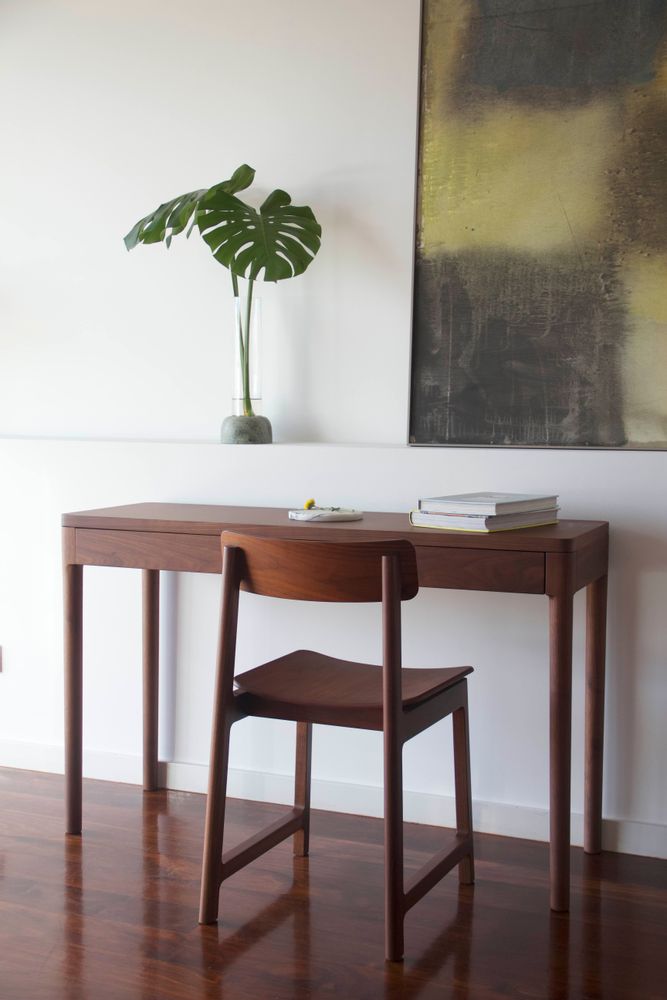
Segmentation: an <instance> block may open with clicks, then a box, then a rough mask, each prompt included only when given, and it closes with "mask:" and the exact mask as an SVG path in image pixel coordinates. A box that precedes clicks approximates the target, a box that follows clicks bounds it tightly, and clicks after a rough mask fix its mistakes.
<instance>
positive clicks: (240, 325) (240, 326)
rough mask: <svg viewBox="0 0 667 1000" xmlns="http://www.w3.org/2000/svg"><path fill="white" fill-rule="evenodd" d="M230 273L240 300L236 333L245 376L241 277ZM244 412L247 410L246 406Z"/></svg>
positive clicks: (237, 299) (236, 297) (242, 371)
mask: <svg viewBox="0 0 667 1000" xmlns="http://www.w3.org/2000/svg"><path fill="white" fill-rule="evenodd" d="M230 274H231V276H232V288H233V290H234V299H235V301H238V309H237V310H236V313H237V316H238V329H237V331H236V335H237V337H238V339H239V365H240V366H241V376H242V378H243V373H244V372H245V368H246V360H245V344H244V342H243V317H242V315H241V296H240V294H239V279H238V278H237V277H236V275H235V274H234V272H233V271H230ZM244 383H245V379H244ZM244 412H245V406H244Z"/></svg>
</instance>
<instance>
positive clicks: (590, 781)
mask: <svg viewBox="0 0 667 1000" xmlns="http://www.w3.org/2000/svg"><path fill="white" fill-rule="evenodd" d="M62 523H63V563H64V615H65V630H64V632H65V774H66V797H67V832H68V833H72V834H80V833H81V769H82V732H83V730H82V695H83V653H82V618H83V567H84V566H124V567H133V568H136V569H141V570H142V571H143V704H144V736H143V740H144V744H143V746H144V788H145V789H146V790H147V791H149V790H153V789H155V788H157V783H158V778H157V719H158V659H159V653H158V622H159V577H160V570H182V571H186V572H190V573H193V572H194V573H219V572H220V570H221V556H220V533H221V532H222V531H224V530H226V529H229V530H232V531H238V532H258V533H261V534H263V535H267V536H271V537H274V538H311V539H318V540H326V539H334V538H335V539H336V540H337V541H344V540H354V541H362V540H364V541H365V540H368V541H370V540H376V541H377V540H381V539H389V538H406V539H407V540H408V541H410V542H412V544H413V545H414V546H415V549H416V552H417V564H418V568H419V582H420V586H422V587H438V588H447V589H457V590H483V591H500V592H503V593H515V594H546V595H547V596H548V598H549V658H550V693H549V704H550V717H549V719H550V721H549V748H550V766H549V770H550V779H549V780H550V875H551V907H552V909H554V910H567V909H568V907H569V890H570V855H569V851H570V762H571V716H572V600H573V596H574V594H575V593H576V591H578V590H580V589H581V588H582V587H586V589H587V605H586V709H585V719H586V722H585V726H586V731H585V810H584V828H585V834H584V850H585V851H587V852H588V853H597V852H598V851H600V848H601V828H602V741H603V725H604V675H605V633H606V606H607V563H608V525H607V523H606V522H604V521H560V522H559V523H558V524H555V525H549V526H547V527H539V528H523V529H521V530H518V531H504V532H497V533H493V534H471V533H461V532H454V531H439V530H432V529H424V528H413V527H411V526H410V524H409V523H408V518H407V515H406V514H380V513H369V514H364V518H363V520H361V521H351V522H329V523H323V524H316V523H304V522H298V521H289V520H288V518H287V511H286V510H282V509H276V508H268V507H219V506H205V505H199V504H196V505H195V504H169V503H140V504H130V505H127V506H122V507H109V508H105V509H101V510H88V511H81V512H79V513H72V514H65V515H64V516H63V521H62Z"/></svg>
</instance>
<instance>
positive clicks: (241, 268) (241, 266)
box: [125, 164, 322, 443]
mask: <svg viewBox="0 0 667 1000" xmlns="http://www.w3.org/2000/svg"><path fill="white" fill-rule="evenodd" d="M254 179H255V171H254V170H253V169H252V167H249V166H248V165H247V164H243V165H242V166H240V167H239V168H238V169H237V170H235V171H234V173H233V174H232V176H231V177H230V178H229V180H226V181H222V182H221V183H220V184H215V185H214V186H213V187H210V188H202V189H201V190H199V191H190V192H188V193H187V194H182V195H180V196H179V197H178V198H172V200H171V201H168V202H165V203H164V204H163V205H160V206H159V208H157V209H156V210H155V211H154V212H151V214H150V215H147V216H146V217H145V218H144V219H141V220H140V221H139V222H137V224H136V225H135V226H134V227H133V228H132V229H131V230H130V232H129V233H128V234H127V236H126V237H125V246H126V247H127V249H128V250H132V249H133V248H134V247H135V246H137V244H138V243H146V244H147V243H165V244H166V246H169V245H170V243H171V241H172V239H173V238H174V236H178V235H179V233H182V232H184V231H185V230H187V232H186V237H188V236H190V233H191V232H192V230H193V229H194V228H195V227H196V228H197V229H198V230H199V232H200V234H201V236H202V238H203V239H204V241H205V242H206V243H207V244H208V246H209V247H210V250H211V253H212V254H213V257H214V258H215V260H217V261H218V263H220V264H222V265H223V266H224V267H226V268H227V269H228V271H229V273H230V277H231V283H232V291H233V293H234V298H235V304H236V307H237V308H236V327H237V328H236V337H237V351H238V357H239V361H240V368H241V382H242V391H241V395H242V410H243V413H242V414H239V415H237V416H235V417H228V418H227V420H225V422H224V424H223V431H222V438H223V441H239V442H240V441H243V442H248V443H258V442H266V441H270V440H271V424H270V423H269V421H268V420H267V419H266V417H261V416H259V415H257V414H255V413H254V412H253V406H252V400H251V395H250V347H251V344H250V331H251V324H252V313H253V290H254V286H255V282H256V281H258V280H260V279H261V280H263V281H283V280H284V279H286V278H294V277H296V276H297V275H298V274H303V272H304V271H305V270H306V268H307V267H308V266H309V264H310V263H311V261H312V260H313V258H314V257H315V254H316V253H317V251H318V250H319V248H320V240H321V235H322V229H321V227H320V225H319V223H318V222H317V219H316V218H315V216H314V215H313V212H312V210H311V209H310V208H308V207H306V206H298V205H293V204H292V199H291V198H290V196H289V195H288V194H287V192H285V191H281V190H276V191H273V192H272V193H271V194H270V195H269V196H268V198H266V200H265V201H264V202H263V203H262V205H260V207H259V208H254V207H253V206H252V205H248V204H246V202H244V201H241V199H240V198H239V197H237V195H238V193H239V192H240V191H245V190H246V189H247V188H249V187H250V185H251V184H252V182H253V180H254ZM239 279H244V280H245V282H246V285H245V302H242V296H241V286H240V283H239Z"/></svg>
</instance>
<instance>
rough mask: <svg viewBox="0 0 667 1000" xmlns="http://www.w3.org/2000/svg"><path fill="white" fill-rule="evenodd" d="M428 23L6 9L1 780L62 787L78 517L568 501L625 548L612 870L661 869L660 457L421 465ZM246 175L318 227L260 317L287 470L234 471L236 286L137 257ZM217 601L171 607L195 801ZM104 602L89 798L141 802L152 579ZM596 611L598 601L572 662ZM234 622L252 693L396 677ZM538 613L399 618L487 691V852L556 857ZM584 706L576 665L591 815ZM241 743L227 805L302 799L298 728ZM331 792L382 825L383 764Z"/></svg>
mask: <svg viewBox="0 0 667 1000" xmlns="http://www.w3.org/2000/svg"><path fill="white" fill-rule="evenodd" d="M418 8H419V4H418V2H417V0H372V2H371V0H367V2H365V3H363V4H359V3H357V2H352V0H338V2H337V3H335V4H332V3H330V2H328V0H288V2H285V3H281V4H276V3H269V2H268V0H246V2H245V3H244V4H242V5H239V4H231V3H227V2H217V3H213V2H204V0H194V2H191V3H190V4H188V5H183V4H180V3H176V2H173V3H157V2H150V0H138V2H136V0H135V2H133V3H132V4H130V3H127V2H119V3H116V4H114V5H108V4H103V3H101V2H98V0H94V2H85V3H84V2H83V0H80V2H75V0H69V2H67V3H65V2H53V0H50V2H46V0H44V2H33V0H21V2H18V0H10V2H5V4H4V5H3V7H2V9H1V10H0V29H1V30H0V102H2V105H3V106H2V109H1V114H2V118H3V122H4V123H5V125H4V136H3V140H4V141H3V151H2V156H3V168H4V180H5V183H4V184H3V185H2V189H1V190H0V219H1V220H2V225H3V234H4V239H3V240H2V243H1V245H0V255H1V263H0V283H1V284H0V338H1V339H0V347H1V354H0V357H1V359H2V365H1V366H0V380H1V382H0V433H1V434H2V435H3V437H2V440H0V468H1V469H2V482H3V489H2V491H0V536H1V537H0V552H1V553H2V569H1V570H0V644H1V645H2V647H3V652H4V667H3V672H2V673H1V674H0V763H4V764H8V765H12V764H13V765H17V766H35V767H43V768H45V769H48V768H58V767H60V766H61V749H60V747H61V744H62V720H61V701H62V696H61V692H62V664H61V655H60V644H61V624H60V614H61V599H60V577H59V528H58V524H59V515H60V513H61V512H62V511H64V510H75V509H83V508H86V507H91V506H102V505H108V504H115V503H123V502H132V501H137V500H190V501H207V502H220V503H226V502H229V503H248V504H252V503H262V504H265V503H266V504H275V505H281V506H290V505H294V504H299V503H301V502H302V501H303V499H304V498H305V497H306V496H316V497H317V498H318V500H320V501H321V502H341V503H347V504H350V505H354V506H359V507H362V508H364V509H367V510H372V509H376V510H379V509H390V510H392V509H393V510H406V511H407V510H408V509H409V507H410V506H411V505H412V504H413V503H414V500H415V498H416V497H417V496H418V495H419V494H420V493H432V492H439V491H442V492H457V491H463V490H468V489H477V488H485V487H489V488H496V489H511V490H512V489H513V490H517V489H522V490H524V489H525V490H542V489H544V490H549V491H551V490H554V491H556V492H560V494H561V496H562V500H563V507H564V510H563V513H564V514H565V515H566V516H575V517H591V518H600V517H603V518H608V519H609V520H610V521H611V522H612V529H613V531H612V569H613V573H612V579H611V589H610V629H609V640H610V651H609V687H608V699H607V712H608V727H607V741H606V754H607V756H606V761H607V772H606V780H605V815H606V816H607V817H609V822H608V824H607V827H606V839H607V843H608V844H609V845H610V846H616V847H624V848H626V849H631V850H636V851H638V852H645V853H663V854H667V838H666V832H667V795H666V792H665V783H664V778H663V773H662V771H663V766H662V762H663V760H664V757H665V753H666V751H667V737H666V736H665V729H664V718H665V709H666V708H667V705H666V704H665V703H666V700H667V699H666V697H665V690H666V686H665V660H666V659H667V656H666V653H665V640H664V636H665V631H664V623H663V618H664V607H665V599H666V598H667V574H666V572H665V568H666V565H667V515H666V513H665V509H664V503H663V498H664V492H665V486H666V485H667V476H666V475H665V455H664V454H661V453H620V452H611V453H602V452H549V453H547V452H544V451H501V450H473V449H441V450H439V449H409V448H407V447H405V445H404V442H405V439H406V425H407V407H408V371H409V337H410V296H411V259H412V219H413V193H414V137H415V128H416V108H417V64H418ZM244 160H245V161H247V162H249V163H251V164H252V165H253V166H255V167H256V168H257V171H258V179H259V183H260V186H261V187H262V190H263V192H266V191H267V190H268V189H270V188H271V187H274V186H283V187H285V188H286V189H287V190H289V191H290V192H291V193H292V194H293V195H294V196H295V199H296V200H297V201H300V202H305V203H308V204H311V205H312V206H313V208H314V209H315V211H316V213H317V215H318V217H319V218H320V219H321V221H322V224H323V228H324V242H323V247H322V251H321V254H320V255H319V257H318V259H317V261H316V262H315V263H314V264H313V266H312V268H311V269H310V271H309V272H308V273H307V274H306V275H305V276H303V277H302V278H300V279H298V280H296V281H293V282H287V283H284V284H282V285H280V286H278V287H275V288H274V287H270V288H268V289H267V292H266V295H265V300H266V305H265V309H264V320H265V333H266V366H265V401H266V407H265V409H266V411H267V412H268V413H269V414H270V416H271V418H272V421H273V424H274V430H275V434H276V439H277V440H278V441H279V442H281V443H280V444H278V445H277V446H274V447H270V448H247V447H246V448H228V447H227V448H224V447H221V446H219V445H217V444H215V443H214V442H215V439H216V437H217V432H218V425H219V422H220V419H221V417H222V416H224V414H225V413H226V411H227V408H228V396H229V391H230V378H229V367H230V358H231V336H230V319H231V317H230V310H231V307H230V301H229V296H228V294H227V293H228V289H227V275H226V273H225V272H224V271H223V269H222V268H220V267H219V266H218V265H217V264H215V262H213V261H212V260H211V259H210V257H209V256H208V251H207V250H206V249H205V247H203V246H202V245H201V244H198V243H197V242H196V237H194V236H193V238H192V239H191V240H190V242H189V243H188V244H186V243H185V242H184V241H182V243H183V245H181V244H180V243H179V242H178V241H177V242H176V243H175V244H174V245H173V247H172V249H171V250H170V251H168V252H166V251H164V250H163V249H162V248H160V247H148V248H144V247H140V248H138V249H137V250H135V251H134V252H133V253H132V254H131V255H128V254H127V253H126V252H125V250H124V248H123V245H122V236H123V235H124V233H125V232H126V231H127V230H128V229H129V228H130V226H131V225H132V224H133V223H134V222H135V221H136V219H137V218H138V217H140V216H141V215H143V214H145V213H146V212H147V211H149V210H150V209H151V208H153V207H155V205H156V204H157V203H158V202H159V201H160V200H163V199H164V198H167V197H170V196H173V195H175V194H177V193H179V192H181V191H185V190H188V189H190V188H193V187H198V186H202V185H207V184H210V183H213V182H215V181H217V180H219V179H221V178H222V177H224V176H227V175H228V174H229V172H231V170H232V169H233V168H234V167H235V166H236V165H238V163H240V162H242V161H244ZM68 438H70V439H71V438H79V439H83V440H78V441H74V440H66V439H68ZM299 441H311V442H314V443H311V444H308V445H304V444H298V443H291V442H299ZM151 442H152V443H151ZM158 442H163V443H158ZM35 525H37V527H35ZM28 527H29V529H30V530H29V531H28V530H27V529H28ZM23 529H26V530H25V531H24V530H23ZM26 538H27V541H26ZM218 583H219V581H218V579H217V578H213V577H195V576H182V577H178V578H177V577H176V576H175V575H172V574H165V575H164V578H163V588H162V590H163V603H164V607H165V612H166V613H165V616H164V618H165V621H164V624H163V647H164V658H163V679H162V681H163V683H162V694H163V698H162V733H161V745H162V754H163V757H164V759H168V760H170V761H172V762H173V763H172V764H171V765H170V767H169V768H168V770H167V777H168V780H169V781H170V783H171V784H173V785H175V786H179V787H202V780H203V775H204V773H205V768H204V767H203V766H202V765H204V764H205V761H206V759H207V730H208V721H209V704H210V692H211V685H212V676H211V668H212V662H213V652H214V645H215V625H216V602H217V596H218ZM85 594H86V603H85V624H86V634H85V651H86V677H87V687H86V702H85V712H86V730H85V732H86V736H85V739H86V746H87V748H88V755H87V759H86V771H87V773H89V774H91V775H97V776H106V777H112V778H119V779H122V780H123V779H125V780H128V779H129V780H138V774H139V759H138V754H139V750H140V728H139V719H140V705H139V689H140V686H139V675H138V669H139V653H140V648H139V610H140V609H139V575H138V573H135V572H132V571H122V570H94V569H89V570H86V591H85ZM582 608H583V603H582V601H581V599H580V598H578V600H577V623H576V624H577V631H576V637H575V641H576V643H577V650H578V651H579V652H580V651H581V648H582V644H581V640H582ZM243 611H244V619H243V624H242V631H241V660H242V665H244V666H245V665H249V664H251V663H252V662H254V661H255V660H257V659H258V658H265V657H268V656H272V655H276V654H278V653H280V652H281V651H283V650H285V649H287V648H289V647H290V646H291V645H292V644H293V643H297V642H298V643H299V644H302V643H303V644H306V643H318V642H319V643H321V644H322V645H323V647H324V648H326V649H328V650H330V651H332V652H337V653H341V654H347V653H350V654H352V655H354V656H359V657H368V658H373V657H374V656H375V655H376V652H377V634H376V631H375V625H376V622H377V618H376V611H375V610H374V609H369V608H352V609H348V610H345V611H344V612H343V616H344V617H343V622H344V627H343V628H341V626H340V619H339V618H336V617H335V609H330V608H317V609H314V610H313V613H312V616H310V617H308V618H304V616H303V615H302V613H301V611H300V610H299V609H297V608H295V607H293V606H290V605H283V604H281V605H280V606H279V607H277V606H273V605H272V604H270V603H268V602H266V601H262V600H261V599H258V598H255V599H252V598H246V599H245V601H244V607H243ZM546 614H547V611H546V601H545V600H544V599H543V598H539V597H518V596H511V595H487V594H467V593H456V592H448V593H444V592H430V591H424V592H423V593H421V594H420V595H419V597H418V598H417V600H416V601H414V602H413V603H412V604H411V605H409V606H407V607H406V629H405V632H406V639H405V641H406V660H407V661H408V662H412V663H416V664H423V665H429V664H431V665H432V664H437V663H442V662H451V663H457V662H468V661H470V662H472V663H474V664H475V666H476V670H477V672H476V674H475V675H474V677H473V678H472V680H471V698H472V712H473V722H472V727H473V733H472V735H473V761H474V763H473V779H474V785H475V796H476V800H477V804H478V805H477V825H478V827H479V828H480V829H490V830H496V831H498V832H514V833H517V834H518V835H527V836H544V835H545V834H546V812H545V810H546V803H547V765H548V761H547V698H548V684H547V671H546V664H547V650H546ZM516 695H519V698H518V699H517V698H516V697H515V696H516ZM582 699H583V681H582V672H581V656H580V655H579V656H578V657H577V660H576V664H575V699H574V734H575V736H574V771H573V808H574V810H575V812H576V813H579V812H580V811H581V807H582V788H581V772H582V759H581V758H582V741H581V735H582V722H583V718H582V709H583V700H582ZM237 728H238V732H237V734H235V745H234V751H233V765H234V767H235V769H236V770H235V777H234V784H233V788H234V789H235V790H236V791H237V792H239V793H241V794H253V795H258V796H260V797H261V796H262V795H273V794H277V795H280V796H282V795H283V794H284V792H285V789H286V788H287V780H286V779H285V778H284V777H283V776H284V775H285V774H287V773H288V772H289V769H290V767H291V743H290V742H289V741H288V740H286V737H285V727H282V726H280V725H278V724H276V725H271V724H269V723H265V724H261V723H254V722H248V723H244V724H243V725H242V726H239V727H237ZM446 731H447V727H446V725H443V726H440V727H436V728H435V729H434V730H433V731H432V732H430V733H428V734H425V735H424V736H423V737H422V738H421V739H420V740H418V741H415V743H414V744H413V745H411V746H410V747H409V749H408V751H407V753H406V783H407V787H408V788H409V790H410V793H411V794H410V796H409V799H408V807H409V812H410V814H411V815H414V816H415V817H417V818H420V819H424V820H430V821H439V822H443V821H447V819H448V817H449V815H450V805H451V803H450V800H449V798H448V796H451V793H452V782H451V774H450V767H449V761H450V758H449V755H448V754H446V753H444V752H443V749H442V748H443V746H444V742H443V741H444V739H445V735H446ZM314 773H315V778H316V787H315V799H316V802H319V803H321V804H323V805H330V806H335V807H338V808H348V809H350V810H356V809H358V810H360V811H371V812H372V811H374V810H376V808H377V804H378V788H379V782H380V757H379V742H378V739H377V737H376V736H374V735H373V734H363V733H348V732H338V731H335V730H330V729H322V730H320V731H319V732H318V734H317V738H316V744H315V760H314ZM616 821H619V822H616ZM578 825H579V824H578V818H575V832H576V831H577V829H578Z"/></svg>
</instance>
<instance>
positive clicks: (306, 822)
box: [294, 722, 313, 858]
mask: <svg viewBox="0 0 667 1000" xmlns="http://www.w3.org/2000/svg"><path fill="white" fill-rule="evenodd" d="M312 750H313V727H312V724H311V723H310V722H297V724H296V768H295V778H294V806H295V808H296V809H303V828H302V829H301V830H297V832H296V833H295V834H294V855H295V857H302V858H305V857H307V856H308V848H309V841H310V771H311V757H312Z"/></svg>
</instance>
